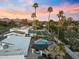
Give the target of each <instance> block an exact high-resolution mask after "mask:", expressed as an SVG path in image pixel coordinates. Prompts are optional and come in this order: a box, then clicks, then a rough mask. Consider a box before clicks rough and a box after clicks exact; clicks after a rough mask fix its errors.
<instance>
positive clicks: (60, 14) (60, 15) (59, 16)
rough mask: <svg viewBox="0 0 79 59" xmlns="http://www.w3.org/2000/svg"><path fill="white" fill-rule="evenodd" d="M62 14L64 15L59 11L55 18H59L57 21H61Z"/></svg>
mask: <svg viewBox="0 0 79 59" xmlns="http://www.w3.org/2000/svg"><path fill="white" fill-rule="evenodd" d="M63 14H64V12H63V11H62V10H61V11H59V14H57V16H58V18H59V20H60V19H61V17H62V16H63Z"/></svg>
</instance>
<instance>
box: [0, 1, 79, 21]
mask: <svg viewBox="0 0 79 59" xmlns="http://www.w3.org/2000/svg"><path fill="white" fill-rule="evenodd" d="M35 2H37V3H38V4H39V7H38V8H37V17H38V19H40V20H48V11H47V9H48V7H49V6H52V8H53V12H52V13H51V19H53V20H58V18H57V16H56V14H57V13H58V12H59V10H63V11H64V13H65V15H66V16H67V17H73V19H75V20H79V17H78V15H79V0H29V1H28V0H0V18H20V19H22V18H29V19H31V14H32V13H33V12H34V8H33V7H32V5H33V4H34V3H35Z"/></svg>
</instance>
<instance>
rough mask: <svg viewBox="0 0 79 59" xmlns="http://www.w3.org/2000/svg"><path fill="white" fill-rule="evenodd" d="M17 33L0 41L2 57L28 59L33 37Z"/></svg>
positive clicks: (0, 55)
mask: <svg viewBox="0 0 79 59" xmlns="http://www.w3.org/2000/svg"><path fill="white" fill-rule="evenodd" d="M15 34H16V35H15ZM15 34H13V35H8V36H7V38H5V39H4V40H2V41H1V42H0V59H26V57H27V55H28V49H29V45H30V41H31V37H24V36H21V35H18V34H17V33H15Z"/></svg>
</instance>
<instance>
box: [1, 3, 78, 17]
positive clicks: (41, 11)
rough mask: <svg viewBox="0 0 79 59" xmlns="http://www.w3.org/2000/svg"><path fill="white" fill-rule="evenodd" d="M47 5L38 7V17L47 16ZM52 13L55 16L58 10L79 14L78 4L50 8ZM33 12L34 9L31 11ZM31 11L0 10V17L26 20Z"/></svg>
mask: <svg viewBox="0 0 79 59" xmlns="http://www.w3.org/2000/svg"><path fill="white" fill-rule="evenodd" d="M48 7H49V6H48V5H40V6H39V8H37V15H38V17H40V16H41V17H42V16H43V17H44V16H48V11H47V9H48ZM52 8H53V12H52V13H51V14H53V15H56V14H57V13H58V12H59V11H60V10H63V11H64V12H65V13H70V14H76V13H79V4H73V5H70V4H64V5H63V6H52ZM31 10H34V9H31ZM32 12H33V11H28V10H26V11H23V10H10V9H3V8H0V16H2V17H3V16H4V17H8V18H26V17H30V16H31V14H32Z"/></svg>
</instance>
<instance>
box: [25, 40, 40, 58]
mask: <svg viewBox="0 0 79 59" xmlns="http://www.w3.org/2000/svg"><path fill="white" fill-rule="evenodd" d="M31 46H32V41H31V44H30V47H29V51H28V56H27V58H26V59H38V57H39V56H40V55H39V54H36V53H34V54H32V48H31Z"/></svg>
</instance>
